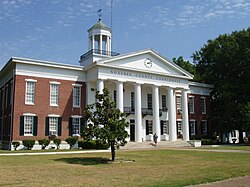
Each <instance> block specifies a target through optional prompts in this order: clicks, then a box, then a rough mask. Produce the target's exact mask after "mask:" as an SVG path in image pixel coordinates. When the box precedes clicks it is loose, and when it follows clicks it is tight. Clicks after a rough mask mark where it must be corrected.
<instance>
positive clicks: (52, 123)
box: [49, 116, 58, 136]
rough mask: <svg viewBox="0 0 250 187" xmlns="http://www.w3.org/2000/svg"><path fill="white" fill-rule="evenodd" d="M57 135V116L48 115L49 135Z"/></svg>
mask: <svg viewBox="0 0 250 187" xmlns="http://www.w3.org/2000/svg"><path fill="white" fill-rule="evenodd" d="M52 132H53V133H52ZM57 135H58V117H55V116H49V136H57Z"/></svg>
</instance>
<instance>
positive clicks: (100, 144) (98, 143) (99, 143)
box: [96, 140, 109, 149]
mask: <svg viewBox="0 0 250 187" xmlns="http://www.w3.org/2000/svg"><path fill="white" fill-rule="evenodd" d="M108 148H109V144H108V143H106V142H102V141H100V140H96V149H108Z"/></svg>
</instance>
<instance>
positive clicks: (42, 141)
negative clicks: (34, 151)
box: [38, 139, 50, 149]
mask: <svg viewBox="0 0 250 187" xmlns="http://www.w3.org/2000/svg"><path fill="white" fill-rule="evenodd" d="M38 143H39V145H41V146H42V149H45V148H46V147H47V146H48V145H49V143H50V140H47V139H41V140H38Z"/></svg>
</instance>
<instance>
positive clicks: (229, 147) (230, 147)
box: [198, 145, 250, 151]
mask: <svg viewBox="0 0 250 187" xmlns="http://www.w3.org/2000/svg"><path fill="white" fill-rule="evenodd" d="M198 149H216V150H217V149H222V150H242V151H250V145H218V146H202V147H200V148H198Z"/></svg>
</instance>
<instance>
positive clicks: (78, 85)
mask: <svg viewBox="0 0 250 187" xmlns="http://www.w3.org/2000/svg"><path fill="white" fill-rule="evenodd" d="M72 86H76V87H82V85H81V84H72Z"/></svg>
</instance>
